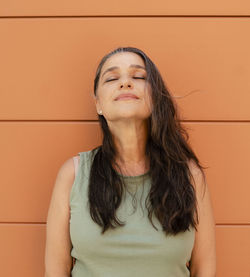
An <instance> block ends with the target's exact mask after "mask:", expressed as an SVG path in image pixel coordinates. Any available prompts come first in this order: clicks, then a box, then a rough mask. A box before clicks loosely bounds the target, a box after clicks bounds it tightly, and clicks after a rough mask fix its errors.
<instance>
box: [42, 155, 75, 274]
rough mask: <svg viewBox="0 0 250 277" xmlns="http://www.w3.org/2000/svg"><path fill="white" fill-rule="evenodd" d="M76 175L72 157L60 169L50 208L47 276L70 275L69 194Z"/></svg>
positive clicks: (46, 249) (46, 248) (47, 229)
mask: <svg viewBox="0 0 250 277" xmlns="http://www.w3.org/2000/svg"><path fill="white" fill-rule="evenodd" d="M74 177H75V173H74V162H73V159H72V158H70V159H68V160H67V161H65V162H64V164H63V165H62V166H61V168H60V169H59V171H58V174H57V177H56V181H55V185H54V189H53V192H52V196H51V201H50V206H49V210H48V216H47V226H46V246H45V277H70V272H71V269H72V265H73V264H72V257H71V255H70V252H71V249H72V244H71V240H70V234H69V218H70V207H69V195H70V190H71V187H72V184H73V182H74Z"/></svg>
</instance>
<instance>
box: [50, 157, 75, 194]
mask: <svg viewBox="0 0 250 277" xmlns="http://www.w3.org/2000/svg"><path fill="white" fill-rule="evenodd" d="M79 158H80V157H79V155H77V156H74V157H71V158H68V159H67V160H65V161H64V162H63V163H62V164H61V166H60V168H59V170H58V172H57V177H56V182H55V187H54V189H55V190H56V191H61V192H64V193H65V192H67V193H69V192H70V189H71V186H72V185H73V182H74V179H75V163H74V159H76V161H77V162H78V163H79Z"/></svg>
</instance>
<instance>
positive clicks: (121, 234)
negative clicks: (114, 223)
mask: <svg viewBox="0 0 250 277" xmlns="http://www.w3.org/2000/svg"><path fill="white" fill-rule="evenodd" d="M92 152H93V150H90V151H87V152H79V153H78V154H79V155H80V161H79V168H78V171H77V174H76V177H75V181H74V183H73V186H72V189H71V193H70V237H71V241H72V244H73V248H72V251H71V256H72V257H74V258H75V259H76V262H75V265H74V267H73V269H72V272H71V274H72V277H128V276H129V277H133V276H136V277H141V276H142V277H187V276H190V272H189V270H188V268H187V266H186V263H187V262H188V261H189V260H190V258H191V252H192V249H193V244H194V239H195V230H194V229H193V228H190V231H186V232H181V233H179V234H177V235H176V236H174V235H166V234H165V233H164V232H163V231H162V227H161V224H160V222H159V221H158V220H157V218H156V217H153V222H154V224H155V226H156V227H157V228H158V231H157V230H155V229H154V227H153V226H152V225H151V223H150V221H149V219H148V217H147V209H146V207H145V199H146V196H147V194H148V192H149V189H150V185H151V183H150V177H149V174H148V173H145V174H142V175H137V176H123V175H121V176H122V177H123V178H124V181H125V184H126V187H127V191H126V193H125V194H124V198H123V202H122V205H121V206H120V207H119V209H118V212H117V216H118V218H119V219H120V220H122V221H126V225H125V226H124V227H117V228H116V229H113V230H107V231H106V232H105V233H104V234H103V235H102V234H101V227H100V226H99V225H97V224H96V223H95V222H94V221H93V220H92V219H91V217H90V214H89V210H88V205H87V201H88V190H87V189H88V182H89V173H90V167H91V153H92ZM135 201H137V205H136V206H137V207H136V209H134V206H135V204H136V203H135Z"/></svg>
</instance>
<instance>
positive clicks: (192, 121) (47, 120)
mask: <svg viewBox="0 0 250 277" xmlns="http://www.w3.org/2000/svg"><path fill="white" fill-rule="evenodd" d="M5 122H8V123H17V122H20V123H23V122H26V123H34V122H41V123H44V122H46V123H48V122H51V123H56V122H58V123H64V122H65V123H98V122H99V121H98V120H95V119H93V120H91V119H87V120H84V119H79V120H78V119H75V120H74V119H73V120H71V119H69V120H67V119H62V120H54V119H41V120H40V119H27V120H26V119H20V120H17V119H4V120H0V124H1V123H5ZM180 122H186V123H250V120H199V119H197V120H180Z"/></svg>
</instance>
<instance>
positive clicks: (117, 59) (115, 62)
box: [102, 52, 145, 72]
mask: <svg viewBox="0 0 250 277" xmlns="http://www.w3.org/2000/svg"><path fill="white" fill-rule="evenodd" d="M131 64H138V65H141V66H145V64H144V61H143V59H142V58H141V57H140V56H139V55H137V54H136V53H131V52H122V53H116V54H114V55H112V56H111V57H110V58H108V59H107V61H106V62H105V63H104V65H103V67H102V72H104V70H105V69H107V68H109V67H111V66H118V67H129V66H130V65H131Z"/></svg>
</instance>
